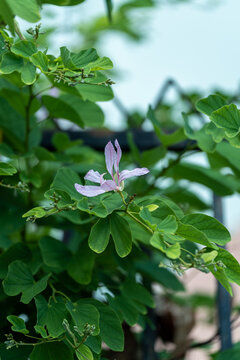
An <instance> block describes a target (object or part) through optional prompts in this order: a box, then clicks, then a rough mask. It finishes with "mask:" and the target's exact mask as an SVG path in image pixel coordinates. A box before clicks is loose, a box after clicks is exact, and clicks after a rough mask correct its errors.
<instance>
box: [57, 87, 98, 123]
mask: <svg viewBox="0 0 240 360" xmlns="http://www.w3.org/2000/svg"><path fill="white" fill-rule="evenodd" d="M60 99H61V100H63V101H64V103H65V104H67V105H69V106H70V107H71V108H72V109H74V110H75V111H76V113H77V114H78V116H79V117H80V119H81V121H82V122H83V123H84V125H85V126H88V127H100V126H102V125H103V123H104V114H103V112H102V110H101V108H100V107H99V106H98V105H96V104H94V103H92V102H91V101H87V100H86V101H83V100H81V99H79V97H78V96H75V95H72V94H71V95H70V94H64V95H62V96H61V98H60ZM61 117H63V116H61ZM70 120H71V119H70ZM72 121H73V122H74V120H73V119H72Z"/></svg>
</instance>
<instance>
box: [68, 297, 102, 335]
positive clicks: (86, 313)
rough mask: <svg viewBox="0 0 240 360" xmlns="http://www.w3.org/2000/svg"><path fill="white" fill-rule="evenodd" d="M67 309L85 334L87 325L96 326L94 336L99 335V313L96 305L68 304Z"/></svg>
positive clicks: (78, 302) (79, 302)
mask: <svg viewBox="0 0 240 360" xmlns="http://www.w3.org/2000/svg"><path fill="white" fill-rule="evenodd" d="M66 307H67V309H68V311H69V313H70V314H71V316H72V318H73V321H74V323H75V325H76V326H77V327H78V329H79V330H80V331H81V332H83V330H84V326H85V324H89V325H95V330H94V331H93V336H95V335H98V334H99V331H100V330H99V312H98V310H97V308H96V307H95V306H94V305H90V304H84V303H82V302H81V300H80V301H77V302H76V303H74V304H72V303H70V302H68V303H67V304H66Z"/></svg>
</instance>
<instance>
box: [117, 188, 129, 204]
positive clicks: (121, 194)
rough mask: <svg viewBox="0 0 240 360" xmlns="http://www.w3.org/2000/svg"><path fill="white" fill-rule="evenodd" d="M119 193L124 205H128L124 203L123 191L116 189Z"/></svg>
mask: <svg viewBox="0 0 240 360" xmlns="http://www.w3.org/2000/svg"><path fill="white" fill-rule="evenodd" d="M118 193H119V195H120V196H121V198H122V202H123V204H124V205H125V206H128V204H127V203H126V201H125V199H124V196H123V193H122V192H121V191H118Z"/></svg>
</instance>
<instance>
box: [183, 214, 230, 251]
mask: <svg viewBox="0 0 240 360" xmlns="http://www.w3.org/2000/svg"><path fill="white" fill-rule="evenodd" d="M181 222H182V223H184V224H188V225H192V226H194V227H195V228H196V229H198V230H200V231H201V232H202V233H203V234H204V235H206V237H207V239H208V240H209V241H212V242H214V243H216V244H218V245H221V246H223V245H226V244H227V243H228V242H229V241H230V240H231V235H230V233H229V231H228V230H227V229H226V228H225V226H223V225H222V224H221V223H220V222H219V221H218V220H216V219H214V218H213V217H211V216H208V215H204V214H190V215H186V216H184V217H183V218H182V219H181Z"/></svg>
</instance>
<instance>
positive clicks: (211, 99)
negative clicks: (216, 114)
mask: <svg viewBox="0 0 240 360" xmlns="http://www.w3.org/2000/svg"><path fill="white" fill-rule="evenodd" d="M224 105H227V102H226V100H225V99H224V98H223V97H222V96H220V95H210V96H208V97H207V98H204V99H201V100H199V101H198V102H197V103H196V109H197V110H198V111H200V112H202V113H204V114H206V115H208V116H210V115H211V114H212V112H213V111H216V110H218V109H220V108H221V107H223V106H224Z"/></svg>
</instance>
